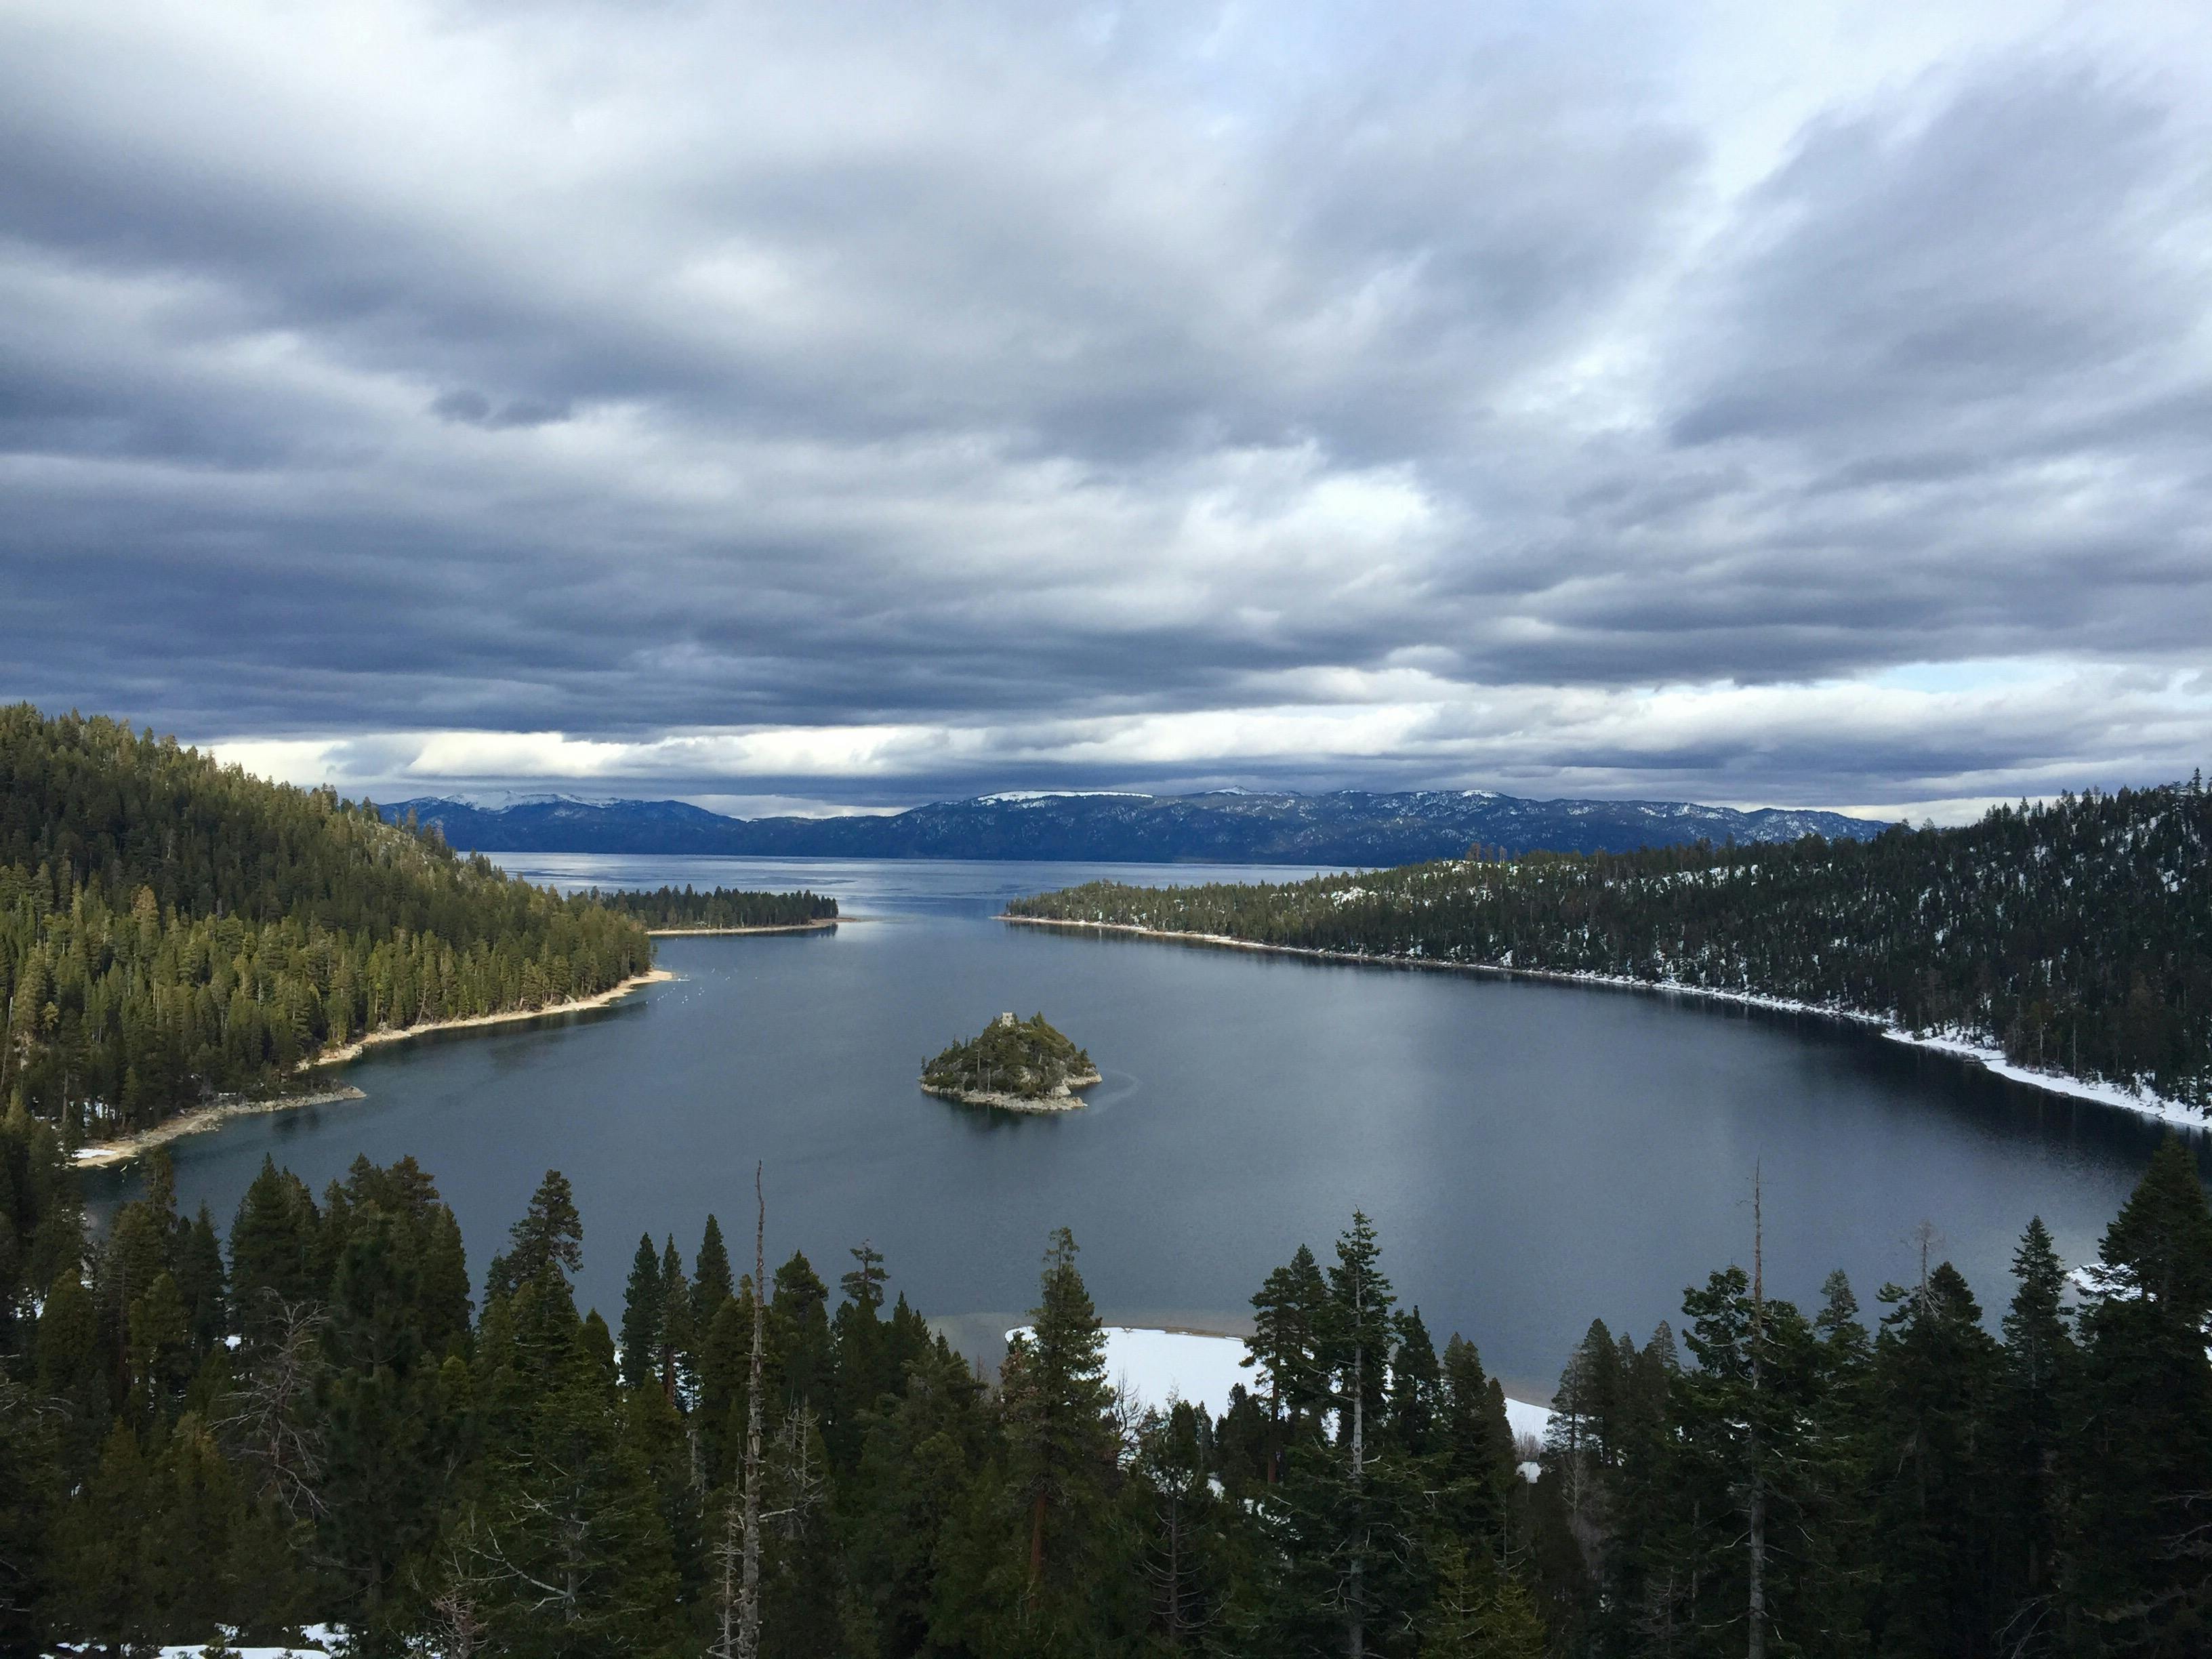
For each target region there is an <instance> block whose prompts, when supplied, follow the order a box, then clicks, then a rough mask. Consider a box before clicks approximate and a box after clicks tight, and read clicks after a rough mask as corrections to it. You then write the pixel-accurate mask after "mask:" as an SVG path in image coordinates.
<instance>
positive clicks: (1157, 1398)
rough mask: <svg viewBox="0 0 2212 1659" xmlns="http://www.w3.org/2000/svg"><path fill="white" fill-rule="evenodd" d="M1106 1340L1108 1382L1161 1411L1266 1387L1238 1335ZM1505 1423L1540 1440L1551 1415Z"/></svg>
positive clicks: (1142, 1332)
mask: <svg viewBox="0 0 2212 1659" xmlns="http://www.w3.org/2000/svg"><path fill="white" fill-rule="evenodd" d="M1028 1334H1029V1327H1028V1326H1026V1325H1024V1326H1021V1327H1019V1328H1016V1329H1014V1330H1011V1331H1008V1332H1007V1333H1006V1340H1007V1341H1008V1342H1009V1343H1012V1341H1013V1340H1015V1339H1016V1338H1017V1337H1026V1336H1028ZM1105 1336H1106V1378H1107V1381H1109V1383H1117V1384H1121V1383H1126V1384H1127V1387H1128V1389H1129V1392H1130V1393H1132V1394H1133V1395H1136V1396H1137V1398H1138V1399H1139V1400H1141V1401H1144V1402H1145V1403H1146V1405H1148V1406H1155V1407H1160V1408H1161V1409H1163V1410H1164V1409H1165V1408H1166V1407H1167V1404H1168V1402H1169V1401H1170V1400H1188V1401H1190V1403H1191V1404H1192V1405H1194V1406H1203V1407H1206V1410H1207V1411H1208V1412H1210V1413H1212V1414H1213V1415H1214V1416H1216V1417H1218V1416H1220V1415H1221V1414H1222V1413H1224V1412H1225V1411H1227V1410H1228V1409H1229V1391H1230V1389H1232V1388H1235V1387H1237V1386H1238V1385H1239V1384H1242V1385H1243V1389H1244V1392H1245V1393H1247V1394H1256V1393H1258V1392H1259V1391H1260V1390H1261V1389H1263V1388H1265V1387H1266V1386H1267V1374H1266V1373H1265V1372H1264V1371H1262V1370H1260V1369H1259V1368H1258V1367H1257V1366H1248V1365H1246V1364H1244V1352H1245V1349H1244V1339H1243V1337H1241V1336H1212V1335H1208V1334H1206V1333H1204V1332H1202V1331H1170V1330H1159V1329H1154V1328H1148V1327H1145V1326H1139V1325H1109V1326H1107V1327H1106V1328H1105ZM1505 1423H1506V1426H1507V1427H1508V1428H1510V1429H1511V1430H1512V1431H1513V1437H1514V1438H1515V1439H1516V1440H1518V1439H1520V1438H1521V1437H1522V1436H1524V1435H1527V1436H1530V1437H1534V1438H1535V1439H1536V1440H1539V1441H1541V1440H1542V1439H1543V1437H1544V1435H1545V1432H1546V1431H1547V1430H1548V1429H1550V1427H1551V1425H1552V1413H1550V1412H1549V1411H1548V1410H1547V1409H1546V1408H1545V1407H1541V1406H1538V1405H1534V1404H1532V1403H1530V1402H1529V1401H1526V1400H1510V1399H1509V1400H1508V1401H1506V1402H1505Z"/></svg>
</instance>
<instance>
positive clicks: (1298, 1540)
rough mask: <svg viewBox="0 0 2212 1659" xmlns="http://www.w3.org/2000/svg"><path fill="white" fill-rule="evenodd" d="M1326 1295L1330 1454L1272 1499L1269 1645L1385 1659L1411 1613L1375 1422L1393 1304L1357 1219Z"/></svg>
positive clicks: (1403, 1502) (1365, 1228) (1391, 1459)
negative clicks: (1276, 1533) (1276, 1550)
mask: <svg viewBox="0 0 2212 1659" xmlns="http://www.w3.org/2000/svg"><path fill="white" fill-rule="evenodd" d="M1396 1299H1397V1298H1396V1297H1395V1293H1394V1292H1393V1291H1392V1290H1391V1288H1390V1283H1389V1280H1388V1279H1385V1278H1384V1277H1383V1272H1382V1267H1381V1262H1380V1251H1379V1249H1378V1247H1377V1245H1376V1238H1375V1229H1374V1225H1373V1224H1372V1223H1371V1222H1370V1221H1369V1220H1368V1218H1367V1217H1366V1216H1365V1215H1364V1214H1363V1213H1361V1212H1358V1211H1355V1212H1353V1213H1352V1225H1351V1226H1349V1227H1348V1228H1346V1230H1345V1231H1344V1232H1343V1233H1342V1234H1340V1236H1339V1237H1338V1239H1337V1243H1336V1261H1335V1262H1334V1264H1333V1265H1332V1266H1331V1267H1329V1269H1328V1302H1327V1304H1325V1308H1324V1311H1323V1315H1322V1322H1321V1333H1320V1334H1321V1350H1320V1352H1321V1358H1322V1368H1323V1370H1322V1374H1323V1377H1324V1379H1325V1383H1326V1386H1327V1389H1328V1393H1327V1395H1326V1396H1325V1398H1326V1401H1327V1405H1328V1409H1329V1410H1330V1411H1331V1412H1332V1413H1334V1419H1335V1424H1336V1436H1335V1441H1336V1443H1335V1444H1334V1446H1333V1447H1330V1448H1328V1449H1326V1450H1325V1451H1324V1450H1323V1449H1320V1448H1316V1450H1315V1455H1310V1456H1307V1457H1303V1458H1294V1459H1293V1460H1292V1462H1291V1468H1290V1473H1289V1475H1288V1478H1286V1479H1285V1481H1284V1483H1283V1486H1282V1487H1281V1488H1280V1498H1279V1510H1278V1511H1277V1524H1278V1525H1279V1528H1280V1532H1281V1535H1282V1541H1283V1543H1284V1545H1285V1547H1286V1548H1287V1553H1288V1557H1289V1559H1288V1561H1287V1564H1286V1573H1285V1583H1284V1584H1283V1587H1282V1593H1281V1595H1280V1596H1279V1609H1278V1611H1279V1619H1280V1628H1279V1631H1278V1632H1277V1634H1276V1637H1275V1639H1276V1640H1277V1642H1278V1643H1279V1644H1282V1645H1285V1646H1291V1647H1298V1648H1304V1647H1309V1646H1316V1645H1327V1646H1328V1647H1330V1648H1333V1649H1334V1650H1335V1651H1337V1652H1340V1653H1344V1654H1346V1655H1349V1656H1352V1659H1358V1656H1360V1655H1363V1654H1365V1653H1368V1652H1370V1651H1386V1650H1387V1644H1389V1641H1390V1639H1391V1634H1392V1632H1396V1631H1401V1630H1403V1629H1404V1628H1406V1627H1407V1626H1408V1625H1409V1624H1410V1622H1411V1620H1412V1619H1413V1614H1414V1613H1415V1612H1416V1611H1417V1610H1418V1607H1419V1601H1420V1585H1419V1560H1418V1538H1417V1534H1418V1527H1417V1524H1416V1521H1415V1504H1414V1498H1413V1483H1412V1481H1411V1480H1410V1479H1409V1474H1410V1471H1409V1469H1408V1468H1407V1463H1406V1461H1405V1460H1404V1459H1403V1458H1402V1457H1401V1456H1399V1455H1396V1454H1395V1452H1394V1450H1393V1449H1391V1448H1390V1446H1389V1438H1388V1436H1387V1434H1386V1433H1385V1432H1384V1431H1385V1429H1386V1428H1387V1420H1386V1419H1385V1417H1384V1413H1383V1400H1384V1397H1385V1391H1386V1389H1387V1386H1388V1383H1389V1366H1390V1358H1391V1355H1392V1352H1393V1350H1394V1348H1395V1335H1396V1329H1395V1327H1396V1321H1395V1319H1394V1317H1393V1316H1392V1310H1393V1308H1394V1306H1395V1303H1396Z"/></svg>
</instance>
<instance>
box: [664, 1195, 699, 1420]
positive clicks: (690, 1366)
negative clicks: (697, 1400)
mask: <svg viewBox="0 0 2212 1659" xmlns="http://www.w3.org/2000/svg"><path fill="white" fill-rule="evenodd" d="M659 1305H660V1332H659V1346H658V1351H657V1352H656V1354H655V1356H654V1358H655V1359H656V1361H657V1364H658V1370H659V1377H660V1391H661V1393H662V1394H664V1395H666V1396H667V1397H668V1400H669V1402H670V1403H671V1405H678V1406H680V1405H682V1404H683V1403H684V1401H687V1400H688V1399H689V1398H690V1391H691V1385H692V1383H693V1381H694V1380H695V1379H696V1376H697V1375H698V1364H699V1338H698V1334H697V1331H696V1328H695V1327H694V1326H693V1325H692V1323H691V1286H690V1282H689V1281H688V1280H686V1279H685V1278H684V1258H683V1257H682V1256H680V1255H678V1254H677V1253H676V1239H675V1237H674V1235H672V1234H671V1236H670V1237H669V1239H668V1243H667V1245H666V1248H665V1249H663V1250H662V1252H661V1256H660V1296H659Z"/></svg>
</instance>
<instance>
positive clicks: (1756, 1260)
mask: <svg viewBox="0 0 2212 1659" xmlns="http://www.w3.org/2000/svg"><path fill="white" fill-rule="evenodd" d="M1765 1252H1766V1221H1765V1215H1764V1214H1763V1213H1762V1212H1761V1210H1760V1194H1759V1167H1758V1166H1757V1165H1756V1164H1754V1165H1753V1167H1752V1175H1751V1393H1752V1413H1751V1425H1750V1432H1749V1434H1748V1435H1747V1437H1746V1447H1745V1449H1746V1450H1747V1452H1748V1453H1749V1455H1750V1462H1751V1501H1750V1503H1749V1504H1748V1506H1747V1507H1748V1509H1749V1510H1750V1516H1749V1519H1750V1522H1751V1526H1750V1531H1749V1548H1750V1551H1751V1562H1750V1567H1751V1571H1750V1578H1751V1593H1750V1598H1749V1605H1748V1607H1747V1613H1748V1616H1749V1619H1750V1623H1751V1631H1750V1638H1749V1644H1748V1645H1747V1648H1746V1650H1745V1651H1746V1653H1747V1655H1748V1659H1766V1471H1765V1469H1764V1468H1761V1467H1760V1466H1759V1351H1760V1349H1761V1347H1762V1346H1764V1344H1765V1336H1766V1255H1765Z"/></svg>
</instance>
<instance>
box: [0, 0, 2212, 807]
mask: <svg viewBox="0 0 2212 1659" xmlns="http://www.w3.org/2000/svg"><path fill="white" fill-rule="evenodd" d="M2208 125H2212V19H2208V15H2207V14H2206V13H2205V11H2204V9H2203V6H2202V4H2201V3H2194V4H2175V5H2172V6H2165V5H2159V4H2148V3H2147V4H2130V3H2113V0H2106V3H2099V4H2094V5H2086V6H2073V5H2065V4H2048V3H2038V0H2005V3H1990V4H1963V5H1948V4H1942V3H1928V4H1916V5H1913V6H1898V5H1893V4H1883V5H1875V6H1863V7H1862V6H1844V5H1830V4H1822V3H1818V0H1808V3H1803V4H1792V5H1790V6H1782V7H1777V6H1773V5H1771V4H1741V5H1737V4H1727V3H1715V4H1709V5H1699V6H1681V5H1679V4H1674V3H1656V4H1649V5H1644V4H1607V5H1594V4H1583V3H1577V0H1547V3H1543V4H1528V5H1516V4H1513V3H1500V4H1494V5H1487V6H1481V7H1470V6H1467V5H1464V4H1442V5H1435V6H1430V5H1425V4H1419V3H1408V4H1401V5H1395V6H1387V7H1378V6H1372V5H1359V6H1355V5H1350V4H1343V5H1335V6H1308V5H1300V4H1297V3H1292V0H1271V3H1267V4H1264V5H1256V4H1255V5H1230V6H1207V5H1203V4H1197V3H1192V0H1178V3H1174V4H1162V5H1158V6H1146V5H1133V6H1100V7H1083V6H1067V7H1039V6H1035V5H1029V4H1016V3H1006V4H962V3H950V0H948V3H942V4H930V5H920V6H917V5H914V4H911V3H907V4H880V5H878V4H869V3H858V0H856V3H839V4H834V5H808V6H773V5H736V4H726V5H718V4H703V3H684V0H662V3H620V4H616V3H605V4H600V3H592V0H544V3H533V4H530V5H520V4H507V3H497V0H445V3H420V0H374V3H353V0H319V3H318V4H316V5H313V6H300V5H297V4H294V3H289V0H288V3H270V4H265V5H264V4H253V3H224V0H210V3H205V4H201V5H195V6H191V7H185V6H178V5H174V4H142V3H137V0H102V3H101V4H100V5H97V6H87V5H84V4H82V0H65V3H49V0H0V156H4V161H0V507H4V510H0V697H5V698H8V699H11V700H12V699H27V700H29V701H31V702H36V703H38V704H40V705H41V706H42V707H45V708H48V709H50V710H58V709H62V708H81V709H82V710H84V711H85V712H87V713H93V712H99V713H107V714H115V715H118V716H119V717H122V718H125V719H127V720H131V721H132V722H133V723H134V724H139V725H147V726H153V727H155V729H156V730H158V731H161V732H174V733H175V734H176V735H177V736H179V738H182V739H184V740H185V741H188V742H192V743H196V744H202V745H211V746H213V747H214V748H215V749H216V752H218V753H219V754H222V755H223V756H224V757H228V758H231V759H234V760H237V761H239V762H240V763H243V764H245V765H246V766H247V767H249V768H250V769H253V770H256V771H259V772H262V773H264V774H267V775H273V776H278V777H283V778H285V779H288V780H291V781H299V782H303V783H317V782H322V781H331V782H335V783H336V784H337V785H338V786H339V787H340V788H341V789H342V790H343V791H345V792H346V793H363V792H373V793H374V794H375V795H376V797H377V798H378V799H398V798H399V797H401V796H405V795H428V794H464V795H471V796H474V797H477V798H478V799H501V798H503V796H504V795H505V794H506V793H510V792H512V793H534V792H539V791H558V792H565V793H574V794H580V795H585V796H595V797H597V796H611V795H630V796H651V797H660V796H678V797H681V798H684V799H692V800H696V801H700V802H702V804H706V805H714V806H718V807H720V808H721V809H722V810H726V811H740V812H746V813H750V812H757V811H848V810H856V809H860V810H866V809H876V810H880V809H883V808H885V807H889V806H896V805H906V804H910V803H913V802H916V801H921V800H927V799H938V798H945V797H951V796H960V795H966V794H973V793H984V792H987V791H993V790H1001V789H1013V788H1085V787H1113V788H1139V789H1155V790H1185V789H1196V788H1206V787H1225V786H1234V787H1247V788H1269V787H1287V788H1295V789H1322V788H1330V787H1373V788H1413V787H1489V788H1495V789H1500V790H1504V791H1507V792H1510V793H1516V794H1524V795H1541V796H1556V795H1597V796H1633V797H1642V798H1658V799H1699V800H1707V801H1713V802H1722V803H1729V804H1735V805H1823V806H1834V807H1844V808H1846V809H1850V808H1858V809H1862V810H1866V811H1875V812H1878V813H1880V814H1881V815H1884V816H1893V815H1894V814H1896V813H1897V812H1899V811H1905V812H1909V813H1911V814H1914V815H1925V816H1932V817H1936V818H1938V819H1939V820H1942V821H1951V820H1955V819H1957V818H1959V817H1964V816H1968V815H1971V814H1972V812H1973V811H1977V810H1978V808H1979V806H1980V805H1982V804H1983V803H1985V802H1988V801H1991V800H1997V799H2013V798H2016V797H2019V796H2021V795H2031V796H2042V795H2047V794H2050V793H2055V792H2057V791H2058V790H2061V789H2067V788H2075V789H2078V788H2084V787H2116V786H2119V785H2124V784H2131V783H2145V782H2155V781H2164V780H2166V779H2170V778H2174V777H2180V776H2185V775H2188V773H2189V772H2190V771H2191V769H2193V768H2195V767H2197V765H2199V764H2201V763H2203V760H2204V759H2205V758H2207V757H2208V754H2212V741H2208V739H2212V661H2208V649H2207V642H2208V641H2212V280H2208V279H2212V143H2208V137H2212V134H2208V132H2207V127H2208Z"/></svg>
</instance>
